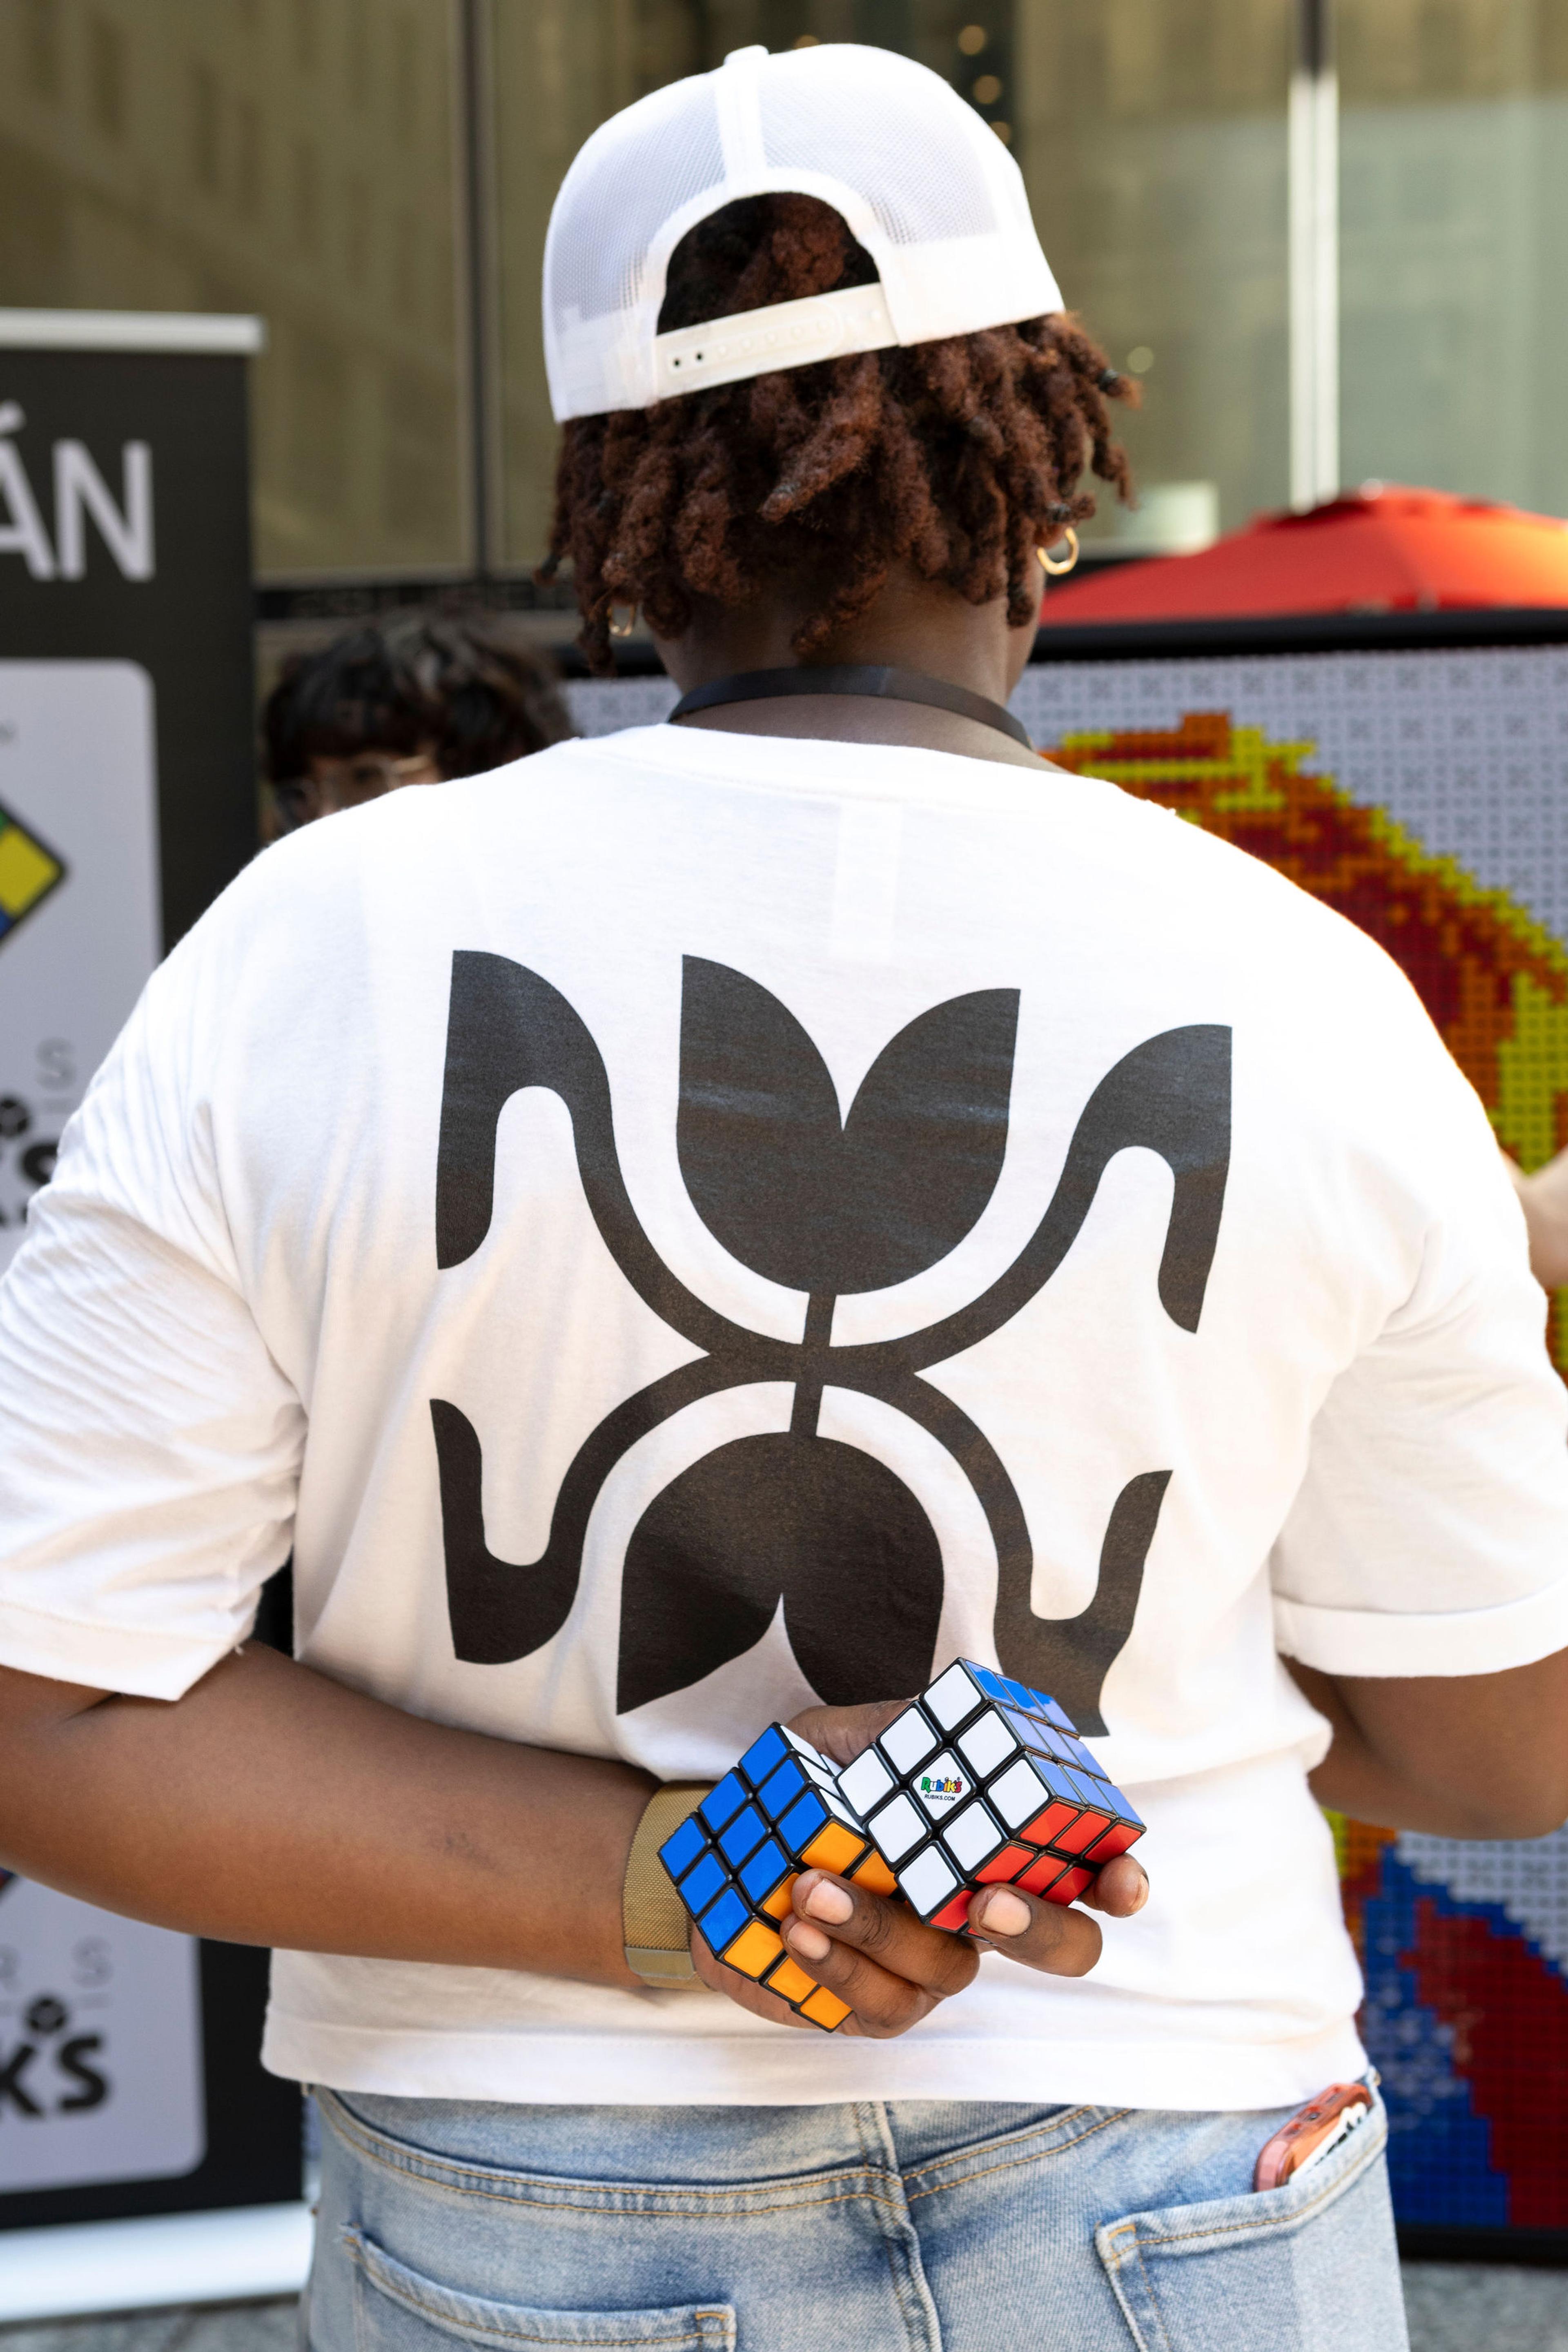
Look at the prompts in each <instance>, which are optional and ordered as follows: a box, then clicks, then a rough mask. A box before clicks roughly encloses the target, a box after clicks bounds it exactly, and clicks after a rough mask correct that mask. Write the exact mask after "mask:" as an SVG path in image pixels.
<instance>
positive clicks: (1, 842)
mask: <svg viewBox="0 0 1568 2352" xmlns="http://www.w3.org/2000/svg"><path fill="white" fill-rule="evenodd" d="M65 878H66V864H65V860H64V858H63V857H57V856H56V855H55V853H54V851H53V850H52V849H47V848H46V847H45V846H44V844H43V843H42V842H41V841H40V840H39V839H38V837H37V834H35V833H33V832H31V831H30V830H29V829H28V827H27V826H26V825H25V824H23V823H22V821H21V819H20V818H19V817H16V816H13V815H12V814H11V812H10V810H9V809H8V808H6V807H5V806H4V805H3V804H0V940H5V939H6V938H7V937H8V936H9V934H10V933H11V932H12V931H14V930H15V929H16V926H17V924H18V923H19V922H20V921H21V920H22V919H23V917H24V916H26V915H30V914H31V913H32V912H33V910H34V908H36V907H41V906H42V905H43V903H44V900H45V899H46V898H47V897H48V895H49V893H50V891H51V890H54V889H57V888H58V886H59V885H60V883H62V882H63V881H64V880H65Z"/></svg>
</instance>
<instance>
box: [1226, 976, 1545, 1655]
mask: <svg viewBox="0 0 1568 2352" xmlns="http://www.w3.org/2000/svg"><path fill="white" fill-rule="evenodd" d="M1422 1027H1423V1029H1424V1030H1425V1031H1426V1037H1425V1040H1416V1039H1415V1038H1414V1037H1413V1035H1412V1034H1411V1033H1410V1032H1409V1031H1408V1030H1406V1032H1405V1037H1404V1039H1403V1040H1402V1044H1403V1045H1404V1046H1405V1049H1406V1066H1405V1072H1404V1073H1403V1077H1404V1080H1405V1083H1404V1084H1402V1085H1396V1087H1395V1092H1396V1094H1397V1095H1398V1097H1399V1099H1398V1100H1397V1102H1390V1103H1389V1104H1387V1105H1385V1111H1386V1115H1387V1117H1388V1118H1389V1119H1390V1121H1391V1122H1392V1123H1393V1126H1394V1129H1396V1131H1397V1132H1398V1134H1399V1137H1400V1150H1399V1157H1400V1160H1401V1161H1402V1163H1403V1164H1402V1167H1401V1168H1400V1169H1399V1170H1398V1171H1395V1173H1394V1176H1393V1177H1392V1178H1389V1179H1387V1189H1388V1190H1389V1191H1391V1192H1392V1191H1397V1192H1399V1193H1400V1194H1401V1195H1402V1200H1403V1213H1404V1214H1405V1216H1406V1217H1407V1218H1413V1219H1414V1220H1415V1223H1416V1224H1417V1226H1418V1228H1419V1230H1418V1234H1417V1236H1416V1241H1415V1246H1414V1248H1413V1252H1412V1263H1413V1264H1414V1265H1416V1266H1417V1268H1418V1271H1417V1273H1416V1276H1415V1282H1414V1286H1412V1287H1411V1288H1410V1289H1409V1291H1408V1294H1407V1295H1406V1296H1405V1297H1404V1298H1403V1299H1402V1300H1401V1301H1400V1303H1399V1304H1398V1305H1397V1306H1396V1307H1394V1310H1393V1311H1392V1312H1391V1313H1389V1314H1388V1315H1387V1316H1386V1318H1384V1320H1383V1321H1382V1323H1381V1326H1380V1327H1379V1328H1377V1329H1376V1330H1375V1333H1374V1334H1373V1336H1372V1337H1371V1338H1370V1339H1369V1340H1368V1341H1367V1343H1366V1344H1365V1345H1363V1347H1362V1348H1361V1349H1359V1351H1358V1352H1357V1353H1356V1354H1355V1355H1354V1357H1353V1358H1352V1360H1351V1361H1350V1362H1349V1363H1348V1364H1347V1365H1346V1366H1345V1367H1344V1369H1343V1370H1342V1371H1341V1372H1340V1374H1339V1376H1338V1378H1337V1379H1336V1380H1334V1381H1333V1382H1332V1384H1331V1387H1330V1389H1329V1391H1328V1393H1327V1395H1326V1397H1325V1398H1324V1400H1323V1402H1322V1404H1321V1408H1320V1410H1319V1412H1318V1413H1317V1415H1316V1418H1315V1420H1314V1422H1313V1424H1312V1428H1311V1433H1310V1451H1309V1455H1308V1463H1307V1469H1306V1475H1305V1477H1304V1479H1303V1481H1302V1484H1301V1486H1300V1490H1299V1492H1298V1494H1297V1496H1296V1498H1295V1501H1294V1504H1293V1506H1292V1507H1291V1510H1290V1512H1289V1517H1288V1518H1287V1520H1286V1522H1285V1525H1284V1528H1283V1529H1282V1530H1281V1533H1280V1535H1279V1540H1278V1543H1277V1544H1276V1546H1275V1549H1274V1553H1273V1558H1272V1561H1271V1570H1272V1580H1273V1588H1274V1609H1275V1624H1276V1632H1277V1638H1278V1642H1279V1648H1280V1649H1281V1650H1282V1651H1284V1652H1285V1653H1286V1654H1288V1655H1289V1656H1291V1657H1294V1658H1299V1659H1300V1661H1301V1663H1302V1664H1304V1665H1309V1666H1316V1667H1318V1668H1320V1669H1321V1670H1322V1671H1323V1672H1324V1673H1328V1674H1342V1675H1411V1676H1418V1675H1474V1674H1490V1673H1496V1672H1500V1671H1501V1670H1502V1669H1504V1668H1507V1667H1510V1666H1518V1665H1526V1664H1530V1663H1531V1661H1532V1660H1534V1659H1536V1658H1541V1657H1545V1656H1547V1655H1549V1654H1551V1653H1552V1652H1553V1651H1555V1650H1559V1649H1563V1648H1564V1647H1568V1390H1565V1389H1564V1386H1563V1381H1562V1380H1561V1378H1560V1377H1559V1375H1558V1374H1557V1372H1556V1370H1554V1369H1553V1367H1552V1363H1551V1360H1550V1359H1549V1357H1548V1355H1547V1350H1546V1345H1545V1339H1546V1332H1545V1322H1546V1297H1545V1294H1544V1293H1543V1291H1542V1289H1541V1287H1540V1286H1539V1285H1538V1284H1537V1283H1536V1281H1535V1280H1534V1278H1533V1276H1531V1272H1530V1265H1529V1255H1528V1248H1527V1243H1526V1236H1525V1231H1524V1220H1523V1215H1522V1213H1521V1209H1520V1205H1519V1202H1518V1200H1517V1198H1516V1197H1515V1194H1514V1192H1513V1187H1512V1184H1511V1182H1510V1178H1509V1175H1508V1172H1507V1171H1506V1169H1505V1168H1504V1166H1503V1164H1502V1158H1501V1154H1500V1151H1499V1150H1498V1147H1497V1142H1496V1139H1495V1138H1494V1136H1493V1134H1492V1131H1491V1129H1490V1126H1489V1121H1488V1119H1487V1117H1486V1114H1485V1112H1484V1110H1483V1109H1482V1108H1481V1105H1480V1103H1479V1098H1478V1097H1477V1096H1476V1095H1475V1094H1474V1092H1473V1090H1472V1089H1471V1088H1470V1087H1469V1086H1468V1083H1467V1082H1466V1081H1465V1079H1464V1078H1463V1077H1461V1076H1460V1074H1459V1072H1458V1069H1457V1067H1456V1066H1455V1065H1454V1064H1453V1063H1452V1062H1451V1061H1450V1060H1449V1058H1448V1056H1447V1053H1446V1051H1445V1050H1444V1049H1443V1048H1442V1047H1441V1045H1440V1044H1439V1041H1438V1040H1437V1038H1436V1034H1435V1033H1433V1032H1431V1030H1430V1028H1429V1025H1428V1024H1426V1022H1425V1018H1424V1016H1423V1017H1422ZM1412 1064H1414V1065H1415V1067H1414V1068H1413V1067H1412V1066H1411V1065H1412ZM1369 1181H1370V1180H1369ZM1373 1189H1374V1190H1375V1189H1376V1185H1375V1184H1374V1185H1373Z"/></svg>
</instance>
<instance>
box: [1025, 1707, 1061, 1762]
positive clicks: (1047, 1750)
mask: <svg viewBox="0 0 1568 2352" xmlns="http://www.w3.org/2000/svg"><path fill="white" fill-rule="evenodd" d="M1018 1720H1019V1722H1020V1723H1023V1722H1025V1721H1026V1720H1028V1718H1026V1717H1024V1716H1020V1717H1019V1718H1018ZM1029 1745H1030V1746H1031V1748H1033V1749H1034V1751H1035V1753H1036V1755H1037V1756H1048V1757H1049V1758H1050V1759H1051V1761H1052V1762H1053V1763H1054V1764H1070V1763H1071V1762H1072V1755H1071V1752H1070V1750H1069V1748H1068V1734H1067V1733H1066V1732H1065V1731H1058V1730H1056V1729H1055V1728H1054V1727H1052V1726H1051V1725H1050V1724H1048V1723H1040V1722H1038V1721H1033V1722H1030V1724H1029Z"/></svg>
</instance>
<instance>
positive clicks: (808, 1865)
mask: <svg viewBox="0 0 1568 2352" xmlns="http://www.w3.org/2000/svg"><path fill="white" fill-rule="evenodd" d="M1142 1831H1143V1824H1142V1822H1141V1821H1140V1819H1139V1817H1138V1815H1137V1813H1136V1812H1134V1811H1133V1810H1132V1808H1131V1805H1130V1804H1129V1803H1128V1801H1127V1800H1126V1798H1125V1797H1123V1796H1122V1795H1121V1792H1120V1790H1116V1789H1114V1788H1113V1787H1111V1785H1110V1783H1109V1782H1107V1781H1106V1780H1104V1779H1103V1778H1102V1776H1101V1775H1100V1773H1099V1771H1098V1769H1097V1768H1096V1766H1095V1762H1094V1759H1093V1758H1092V1757H1091V1756H1090V1754H1089V1750H1088V1749H1087V1748H1085V1747H1084V1746H1083V1745H1082V1743H1081V1741H1079V1738H1078V1737H1077V1735H1076V1733H1075V1731H1074V1729H1073V1727H1072V1724H1071V1722H1070V1720H1069V1719H1068V1717H1067V1716H1066V1715H1065V1714H1064V1712H1063V1711H1062V1709H1061V1708H1060V1707H1058V1706H1056V1704H1055V1702H1054V1701H1053V1700H1051V1699H1048V1698H1047V1697H1045V1696H1043V1694H1041V1693H1039V1692H1037V1691H1032V1690H1029V1689H1028V1688H1027V1687H1026V1685H1022V1684H1019V1683H1015V1682H1012V1681H1010V1680H1009V1679H1008V1678H1007V1677H1006V1676H1004V1675H998V1674H995V1673H994V1672H992V1671H991V1670H990V1669H989V1668H986V1667H984V1666H977V1665H973V1664H971V1663H970V1662H969V1661H967V1660H960V1661H959V1662H958V1664H955V1665H953V1666H951V1667H950V1668H949V1669H948V1670H947V1672H946V1673H945V1674H943V1675H940V1676H939V1677H938V1679H937V1681H936V1682H935V1683H933V1684H932V1685H931V1688H930V1689H929V1690H928V1691H927V1692H925V1693H924V1694H923V1696H921V1698H920V1699H919V1700H917V1701H915V1702H914V1703H913V1704H912V1705H911V1706H908V1707H906V1708H904V1709H903V1710H902V1711H901V1712H900V1714H899V1715H898V1716H897V1717H895V1718H894V1720H893V1721H892V1722H891V1723H890V1724H889V1725H888V1726H887V1727H886V1728H885V1729H884V1730H883V1731H882V1732H881V1733H880V1734H879V1737H878V1738H877V1740H876V1741H875V1743H874V1744H873V1745H872V1746H871V1747H870V1748H867V1749H866V1751H865V1752H864V1754H862V1755H860V1756H858V1758H857V1759H855V1761H854V1762H853V1763H852V1764H850V1765H848V1766H847V1768H846V1769H844V1770H843V1771H841V1772H839V1771H836V1770H835V1769H834V1767H833V1766H832V1764H831V1763H829V1761H828V1760H827V1759H826V1758H825V1757H823V1756H822V1755H820V1754H819V1753H818V1752H817V1751H816V1749H815V1748H812V1747H811V1746H810V1744H809V1743H808V1742H807V1741H805V1740H804V1739H802V1738H799V1737H798V1736H797V1735H796V1734H795V1733H794V1732H792V1731H790V1730H788V1729H786V1728H785V1727H784V1726H783V1725H779V1724H774V1725H773V1726H771V1727H769V1728H768V1730H766V1731H764V1732H763V1734H762V1736H761V1738H758V1739H756V1740H755V1741H753V1742H752V1746H751V1747H750V1748H748V1749H747V1750H746V1753H745V1754H744V1756H742V1758H741V1759H740V1761H739V1762H738V1764H737V1765H736V1766H735V1767H734V1768H733V1769H732V1770H731V1771H730V1772H728V1773H726V1775H725V1776H724V1779H723V1780H721V1782H720V1783H719V1785H718V1787H717V1788H716V1789H714V1790H711V1791H710V1794H709V1796H708V1797H707V1798H705V1799H704V1801H703V1802H702V1804H701V1805H700V1807H699V1808H698V1809H697V1811H696V1812H695V1813H693V1814H692V1815H691V1816H689V1819H688V1820H687V1821H686V1822H683V1823H682V1824H681V1827H680V1828H679V1830H677V1831H676V1832H675V1833H674V1835H673V1836H672V1837H670V1838H669V1839H668V1840H667V1841H666V1843H665V1844H664V1846H663V1847H662V1848H661V1850H660V1852H661V1858H662V1859H663V1861H664V1864H665V1867H666V1868H667V1870H668V1872H669V1874H670V1877H671V1878H672V1880H674V1882H675V1884H676V1887H677V1891H678V1892H679V1895H680V1896H681V1899H682V1901H683V1902H684V1903H685V1905H686V1907H687V1909H688V1910H689V1912H690V1914H691V1916H692V1917H693V1918H694V1919H695V1920H696V1922H697V1925H698V1927H699V1928H700V1932H701V1934H702V1936H703V1937H704V1939H705V1940H706V1942H707V1943H708V1945H709V1947H710V1949H711V1950H712V1951H713V1953H714V1954H715V1956H716V1957H717V1958H719V1959H720V1960H721V1961H722V1962H723V1964H724V1965H725V1966H726V1967H728V1968H731V1969H735V1970H736V1971H737V1972H738V1973H739V1974H741V1975H743V1976H745V1977H748V1978H750V1979H752V1981H753V1982H755V1983H757V1984H760V1985H762V1986H763V1987H764V1989H765V1990H767V1991H769V1992H771V1993H774V1994H777V1995H778V1996H780V1997H781V1998H782V1999H784V2000H787V2001H788V2002H789V2004H790V2006H791V2008H792V2009H794V2010H795V2011H796V2013H797V2014H798V2015H800V2016H801V2017H803V2018H805V2019H806V2020H808V2021H810V2022H811V2023H812V2024H815V2025H818V2026H821V2027H823V2028H824V2029H825V2030H826V2031H828V2032H832V2031H834V2030H835V2029H836V2028H837V2026H838V2025H840V2024H841V2023H842V2022H843V2021H844V2019H845V2018H846V2017H847V2015H848V2014H849V2010H848V2005H847V2003H846V2002H844V2001H842V2000H839V1999H838V1997H837V1994H835V1993H833V1992H831V1991H829V1990H828V1989H827V1988H826V1986H822V1985H819V1984H817V1983H816V1980H815V1979H813V1978H812V1977H811V1976H810V1975H809V1974H808V1973H807V1971H806V1970H805V1969H803V1968H802V1967H801V1966H800V1964H799V1962H798V1961H797V1960H796V1959H795V1957H794V1956H793V1955H792V1954H791V1953H790V1952H788V1951H787V1950H786V1949H785V1947H784V1940H783V1937H782V1936H781V1935H780V1933H779V1925H780V1923H781V1922H782V1921H783V1920H784V1918H785V1916H786V1915H787V1914H788V1913H789V1911H790V1909H791V1897H792V1895H793V1892H794V1888H795V1881H796V1879H797V1878H798V1876H799V1875H800V1874H801V1872H802V1871H805V1870H809V1869H823V1870H827V1871H830V1872H832V1873H834V1874H836V1875H837V1876H839V1877H842V1878H845V1879H847V1881H848V1882H849V1883H850V1884H851V1885H855V1886H858V1887H860V1888H862V1889H863V1890H865V1891H867V1892H869V1893H874V1894H879V1895H891V1894H893V1893H894V1892H895V1890H897V1892H898V1893H899V1894H900V1895H902V1896H903V1898H904V1899H905V1900H906V1901H907V1902H908V1903H909V1904H910V1906H911V1907H912V1909H913V1910H914V1911H915V1912H916V1913H917V1915H918V1916H919V1917H920V1918H921V1919H922V1920H924V1921H927V1922H928V1923H929V1924H930V1925H931V1926H933V1927H941V1928H945V1929H949V1930H957V1929H959V1928H962V1927H963V1925H964V1924H965V1921H966V1919H967V1916H968V1912H969V1906H970V1904H971V1902H972V1900H973V1897H974V1895H976V1894H977V1893H978V1892H979V1891H980V1890H981V1889H982V1888H984V1887H986V1886H991V1885H999V1884H1004V1883H1007V1884H1012V1885H1018V1886H1021V1887H1023V1888H1024V1889H1025V1890H1026V1892H1027V1893H1029V1894H1031V1895H1041V1896H1043V1897H1044V1898H1045V1900H1046V1901H1047V1902H1051V1903H1060V1904H1069V1903H1071V1902H1072V1901H1073V1900H1074V1898H1075V1897H1076V1896H1077V1895H1080V1894H1081V1893H1083V1891H1084V1890H1085V1889H1086V1888H1087V1887H1088V1886H1089V1885H1090V1884H1091V1882H1092V1880H1093V1878H1094V1876H1095V1874H1096V1873H1097V1872H1098V1870H1099V1869H1100V1866H1101V1865H1102V1864H1104V1863H1106V1862H1108V1861H1110V1859H1111V1858H1112V1857H1113V1856H1114V1855H1116V1854H1120V1853H1125V1852H1126V1850H1127V1849H1128V1847H1130V1846H1131V1844H1132V1843H1134V1841H1135V1840H1136V1839H1137V1838H1139V1837H1140V1836H1142Z"/></svg>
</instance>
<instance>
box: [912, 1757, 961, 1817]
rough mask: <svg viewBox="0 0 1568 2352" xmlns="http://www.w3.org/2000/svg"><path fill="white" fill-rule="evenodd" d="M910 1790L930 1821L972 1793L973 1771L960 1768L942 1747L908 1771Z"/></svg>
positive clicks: (947, 1812)
mask: <svg viewBox="0 0 1568 2352" xmlns="http://www.w3.org/2000/svg"><path fill="white" fill-rule="evenodd" d="M973 1794H974V1775H973V1772H966V1771H965V1770H964V1769H963V1766H962V1765H961V1764H960V1762H959V1760H958V1759H957V1757H956V1756H955V1755H954V1754H953V1753H952V1749H951V1748H943V1749H942V1754H941V1755H940V1756H933V1757H932V1758H931V1762H930V1763H929V1764H922V1765H921V1768H920V1770H919V1771H918V1772H913V1773H911V1774H910V1795H911V1796H912V1797H913V1798H914V1799H915V1801H916V1802H917V1803H918V1804H921V1805H923V1806H924V1807H925V1809H926V1811H927V1812H928V1813H929V1814H930V1815H931V1819H932V1820H933V1821H941V1820H942V1819H944V1818H945V1816H946V1815H947V1814H949V1813H951V1812H952V1811H953V1810H954V1808H955V1807H957V1806H959V1805H962V1804H963V1801H964V1799H965V1797H973Z"/></svg>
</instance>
